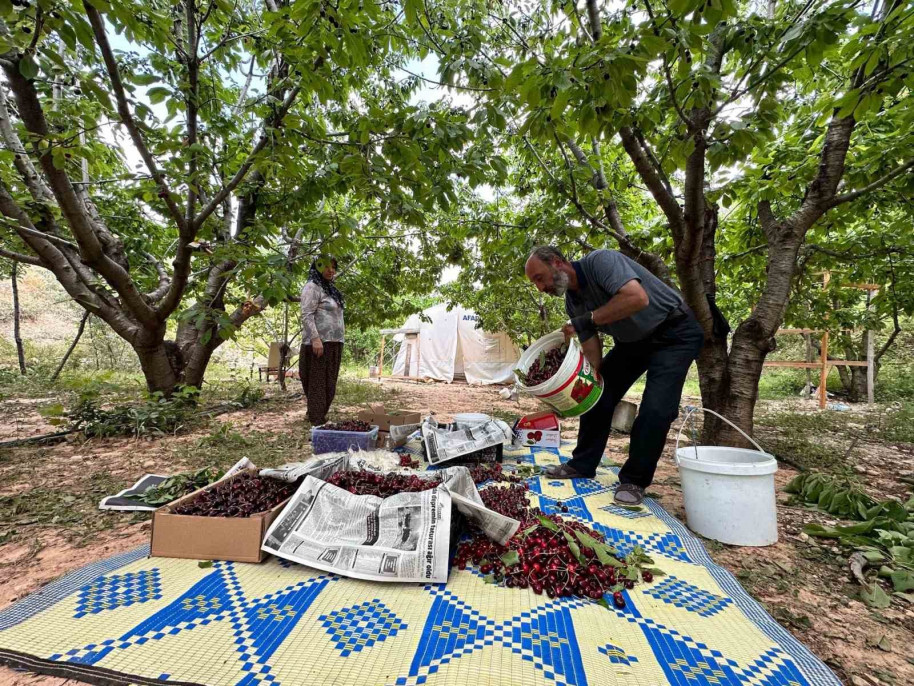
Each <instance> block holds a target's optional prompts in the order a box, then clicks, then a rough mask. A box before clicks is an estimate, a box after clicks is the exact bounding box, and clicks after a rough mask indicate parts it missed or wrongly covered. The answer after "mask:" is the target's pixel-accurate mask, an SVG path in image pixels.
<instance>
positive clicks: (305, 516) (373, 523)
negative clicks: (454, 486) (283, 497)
mask: <svg viewBox="0 0 914 686" xmlns="http://www.w3.org/2000/svg"><path fill="white" fill-rule="evenodd" d="M450 528H451V494H450V493H449V492H448V490H447V488H445V487H444V486H438V487H436V488H432V489H429V490H427V491H420V492H418V493H398V494H397V495H393V496H390V497H388V498H383V499H382V498H378V497H375V496H371V495H353V494H351V493H349V492H348V491H345V490H343V489H342V488H337V487H336V486H334V485H332V484H329V483H327V482H326V481H321V480H320V479H318V478H316V477H314V476H311V475H308V476H306V477H305V480H304V481H303V482H302V485H301V486H300V487H299V489H298V490H297V491H296V492H295V495H293V496H292V500H291V501H290V502H289V504H288V505H287V506H286V508H285V509H284V510H283V511H282V513H281V514H280V515H279V517H277V518H276V520H275V521H274V522H273V524H272V525H271V526H270V528H269V530H268V531H267V535H266V539H265V540H264V543H263V550H265V551H267V552H269V553H273V554H274V555H276V556H278V557H282V558H285V559H287V560H291V561H292V562H299V563H301V564H304V565H307V566H309V567H314V568H316V569H323V570H324V571H327V572H333V573H335V574H340V575H342V576H348V577H353V578H356V579H365V580H368V581H412V582H422V583H429V582H433V583H434V582H443V581H447V574H448V549H449V546H450V535H451V531H450Z"/></svg>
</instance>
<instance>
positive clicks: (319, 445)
mask: <svg viewBox="0 0 914 686" xmlns="http://www.w3.org/2000/svg"><path fill="white" fill-rule="evenodd" d="M378 430H379V427H377V426H372V427H371V431H331V430H330V429H322V428H321V427H319V426H315V427H314V428H313V429H311V449H312V452H313V453H314V454H315V455H321V454H323V453H345V452H348V451H350V450H374V448H375V446H376V445H377V443H378Z"/></svg>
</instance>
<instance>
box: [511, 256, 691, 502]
mask: <svg viewBox="0 0 914 686" xmlns="http://www.w3.org/2000/svg"><path fill="white" fill-rule="evenodd" d="M524 273H525V274H526V275H527V278H528V279H530V281H532V282H533V284H534V285H535V286H536V287H537V289H538V290H539V291H540V292H542V293H548V294H549V295H552V296H555V297H562V296H565V310H566V311H567V313H568V316H569V317H571V321H569V322H568V323H567V324H566V325H565V326H564V327H563V329H562V330H563V332H564V333H565V336H566V338H570V337H571V336H572V335H574V334H575V333H576V334H577V335H578V338H579V340H580V341H581V347H582V348H583V351H584V356H585V357H586V358H587V360H588V361H589V362H590V364H591V365H593V367H594V368H595V369H596V370H597V371H599V373H600V375H601V376H602V377H603V395H602V396H601V398H600V401H599V402H598V403H597V404H596V405H595V406H594V407H593V409H591V410H590V411H589V412H587V413H586V414H584V415H583V416H582V417H581V427H580V430H579V431H578V444H577V446H576V447H575V449H574V452H573V454H572V458H571V460H570V461H569V462H568V463H567V464H564V465H560V466H558V467H552V468H550V470H548V472H547V474H548V475H549V476H550V477H551V478H556V479H574V478H580V477H592V476H594V474H595V473H596V469H597V465H599V464H600V459H601V458H602V457H603V451H604V450H606V442H607V441H608V440H609V432H610V429H611V425H612V416H613V411H614V410H615V408H616V405H617V404H618V403H619V401H620V400H621V399H622V397H623V396H624V395H625V393H626V392H627V391H628V389H629V388H631V385H632V384H633V383H634V382H635V381H636V380H637V379H638V378H639V377H640V376H641V375H642V374H644V373H645V372H647V384H646V386H645V388H644V395H643V396H642V398H641V407H640V410H639V412H638V417H637V419H635V424H634V426H633V427H632V433H631V442H630V443H629V451H628V460H626V462H625V464H624V465H623V467H622V469H621V471H620V472H619V482H620V485H619V488H618V489H617V490H616V495H615V500H616V502H617V503H619V504H621V505H640V504H641V502H642V501H643V500H644V489H646V488H647V487H648V486H649V485H650V483H651V481H653V479H654V471H655V470H656V468H657V462H658V461H659V460H660V454H661V452H662V451H663V446H664V444H665V443H666V436H667V433H668V432H669V430H670V424H672V423H673V420H674V419H675V418H676V417H677V416H678V414H679V400H680V398H681V397H682V386H683V384H684V383H685V378H686V374H687V373H688V371H689V367H690V366H691V364H692V362H693V360H695V358H697V357H698V353H699V352H700V351H701V346H702V345H703V344H704V334H703V332H702V330H701V327H700V326H699V325H698V322H697V321H696V320H695V317H694V315H693V314H692V312H691V310H689V309H688V307H687V306H686V305H685V304H684V303H683V301H682V297H681V296H680V295H679V293H677V292H676V291H675V290H673V289H672V288H670V287H669V286H667V285H666V284H665V283H663V282H662V281H661V280H660V279H658V278H657V277H656V276H654V275H653V274H651V273H650V272H649V271H648V270H646V269H645V268H644V267H642V266H641V265H640V264H638V263H637V262H634V261H633V260H630V259H629V258H627V257H625V256H624V255H622V254H620V253H618V252H616V251H614V250H595V251H593V252H592V253H590V254H589V255H586V256H585V257H584V258H583V259H581V260H580V261H579V262H569V261H568V260H566V259H565V257H564V256H563V255H562V253H561V252H560V251H559V250H558V249H556V248H554V247H551V246H544V247H539V248H536V249H535V250H534V251H533V252H532V253H530V257H529V258H528V259H527V263H526V265H525V266H524ZM600 333H604V334H609V335H610V336H612V337H613V341H614V346H613V348H612V349H611V350H610V351H609V352H608V353H607V354H606V356H605V357H604V356H603V345H602V342H601V340H600V336H599V334H600Z"/></svg>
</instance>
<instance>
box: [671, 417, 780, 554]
mask: <svg viewBox="0 0 914 686" xmlns="http://www.w3.org/2000/svg"><path fill="white" fill-rule="evenodd" d="M695 409H701V410H703V411H704V412H709V413H711V414H714V415H717V416H718V417H720V415H718V414H717V413H716V412H713V411H712V410H706V409H704V408H688V414H686V417H685V419H684V420H683V422H682V426H680V427H679V435H678V436H677V437H676V464H677V465H678V466H679V476H680V479H681V480H682V499H683V501H684V504H685V511H686V521H687V522H688V525H689V528H690V529H691V530H692V531H694V532H695V533H697V534H700V535H701V536H704V537H705V538H710V539H712V540H715V541H720V542H721V543H727V544H729V545H741V546H766V545H772V544H774V543H777V541H778V520H777V500H776V497H775V488H774V473H775V472H776V471H777V469H778V463H777V460H775V459H774V457H773V456H772V455H769V454H768V453H766V452H765V451H764V450H762V449H761V447H760V446H759V445H758V443H756V442H755V441H753V440H752V439H751V438H750V437H749V436H746V434H745V433H743V431H742V430H741V429H740V428H739V427H738V426H736V425H735V424H733V423H732V422H730V421H729V420H727V419H726V418H725V417H720V418H721V419H723V420H724V421H725V422H727V423H728V424H730V425H731V426H733V427H734V428H735V429H736V430H737V431H739V432H740V433H741V434H743V436H745V437H746V438H747V439H748V440H749V442H750V443H752V445H754V446H755V447H756V448H758V451H755V450H746V449H744V448H727V447H716V446H690V447H688V448H680V447H679V439H680V437H681V436H682V429H683V427H684V426H685V423H686V421H688V419H689V417H690V416H691V414H692V412H693V411H694V410H695Z"/></svg>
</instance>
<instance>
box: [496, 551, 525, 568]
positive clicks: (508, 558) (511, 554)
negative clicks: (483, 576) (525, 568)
mask: <svg viewBox="0 0 914 686" xmlns="http://www.w3.org/2000/svg"><path fill="white" fill-rule="evenodd" d="M500 559H501V561H502V562H504V563H505V567H510V566H511V565H516V564H518V563H519V562H520V555H518V554H517V551H516V550H509V551H508V552H506V553H505V554H504V555H502V556H501V558H500Z"/></svg>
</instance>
